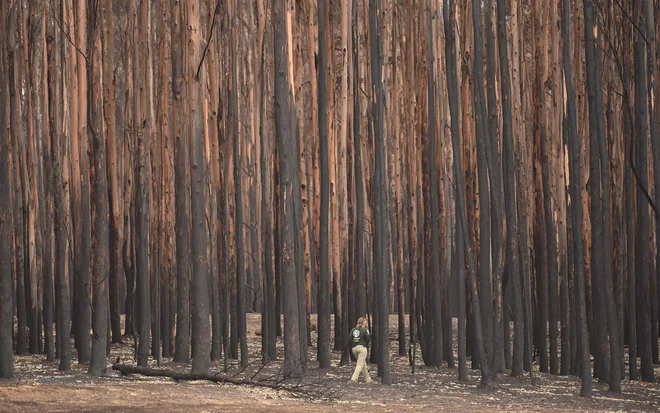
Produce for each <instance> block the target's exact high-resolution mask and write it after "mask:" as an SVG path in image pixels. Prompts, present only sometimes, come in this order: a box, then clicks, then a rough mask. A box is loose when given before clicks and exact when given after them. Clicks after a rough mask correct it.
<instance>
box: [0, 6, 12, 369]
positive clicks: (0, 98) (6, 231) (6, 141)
mask: <svg viewBox="0 0 660 413" xmlns="http://www.w3.org/2000/svg"><path fill="white" fill-rule="evenodd" d="M10 3H11V2H4V3H2V4H0V22H2V24H3V25H4V27H10V24H9V20H8V19H9V10H8V9H9V8H10V7H11V4H10ZM6 49H9V45H8V41H6V40H5V41H4V42H3V43H2V46H1V47H0V261H2V262H3V263H5V264H4V265H2V268H0V302H1V303H2V304H0V331H1V333H0V378H11V377H13V376H14V358H13V357H14V355H13V348H12V333H13V327H14V326H13V321H14V320H13V312H12V307H13V300H12V280H11V278H12V277H11V265H10V264H9V263H10V262H11V214H10V211H11V202H10V185H11V180H10V176H11V175H10V169H9V164H10V156H11V155H10V148H11V138H10V137H11V135H10V134H9V130H10V124H9V117H8V110H9V107H10V97H9V72H10V68H9V61H8V58H7V57H8V56H7V53H8V50H6Z"/></svg>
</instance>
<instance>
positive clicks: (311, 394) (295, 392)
mask: <svg viewBox="0 0 660 413" xmlns="http://www.w3.org/2000/svg"><path fill="white" fill-rule="evenodd" d="M112 369H113V370H116V371H119V372H120V373H122V374H141V375H143V376H150V377H169V378H171V379H173V380H187V381H194V380H206V381H211V382H214V383H229V384H235V385H243V386H254V387H265V388H268V389H272V390H277V391H285V392H288V393H289V394H291V395H292V396H294V397H307V398H318V397H327V395H325V394H318V392H315V391H312V390H310V389H307V388H305V387H304V386H301V385H300V384H297V385H295V386H291V385H285V384H279V383H275V384H270V383H265V382H262V381H258V380H252V379H236V378H233V377H227V376H221V375H218V374H192V373H179V372H176V371H171V370H160V369H152V368H148V367H136V366H129V365H126V364H113V365H112Z"/></svg>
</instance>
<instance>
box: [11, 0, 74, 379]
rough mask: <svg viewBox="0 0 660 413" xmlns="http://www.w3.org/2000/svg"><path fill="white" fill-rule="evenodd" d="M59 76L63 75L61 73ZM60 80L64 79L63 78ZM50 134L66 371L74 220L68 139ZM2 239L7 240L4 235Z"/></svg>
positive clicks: (59, 311) (62, 55) (65, 366)
mask: <svg viewBox="0 0 660 413" xmlns="http://www.w3.org/2000/svg"><path fill="white" fill-rule="evenodd" d="M60 13H61V17H63V15H64V6H61V9H60ZM58 53H60V62H65V61H66V57H67V54H66V47H65V46H63V45H62V46H61V50H58ZM58 74H59V73H58ZM59 75H60V76H63V75H62V74H59ZM61 81H63V79H62V80H61ZM60 84H61V83H60ZM60 90H61V88H60ZM58 95H59V94H58ZM56 98H57V96H54V95H51V99H56ZM57 113H58V114H59V113H61V111H58V112H57ZM51 114H52V115H55V113H54V112H51ZM51 133H52V134H53V141H52V143H51V151H52V157H53V174H52V176H51V177H50V179H52V180H53V188H54V191H53V194H54V201H55V228H54V229H55V312H56V317H57V347H58V349H59V351H58V355H59V358H60V364H59V370H61V371H67V370H70V369H71V341H70V332H71V311H70V301H69V291H70V289H69V285H70V283H69V272H68V271H67V266H68V265H69V261H70V259H69V245H68V240H67V233H68V229H69V225H70V223H71V221H70V219H69V214H68V213H67V209H68V208H69V205H65V203H64V201H65V199H64V191H65V189H64V179H63V177H62V175H63V171H64V169H63V168H64V166H63V164H62V163H63V159H64V151H65V148H66V142H65V135H64V133H63V131H59V130H57V129H56V128H55V129H51ZM2 187H4V185H2ZM2 239H4V237H3V238H2Z"/></svg>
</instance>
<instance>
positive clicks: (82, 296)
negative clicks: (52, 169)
mask: <svg viewBox="0 0 660 413" xmlns="http://www.w3.org/2000/svg"><path fill="white" fill-rule="evenodd" d="M86 3H87V0H78V3H77V15H76V25H75V27H76V36H77V45H78V47H79V48H80V49H81V50H87V46H86V44H87V40H86V37H87V6H86ZM76 56H77V59H78V67H77V74H78V130H77V131H74V133H76V135H77V141H76V142H77V143H72V144H73V145H77V146H78V148H79V159H78V163H79V169H78V173H79V174H80V175H79V176H78V177H77V179H78V181H79V183H80V186H79V193H78V203H77V206H76V208H78V211H79V213H78V216H77V218H76V219H75V221H74V222H75V224H76V226H77V227H78V229H77V230H76V232H75V233H76V236H75V237H74V239H75V248H76V250H75V256H74V259H75V270H74V274H75V276H76V278H75V285H76V286H77V288H76V296H75V297H76V301H75V304H76V307H77V308H76V311H75V314H76V320H75V326H76V331H77V340H76V342H77V344H76V348H77V349H78V361H79V362H80V363H81V364H87V363H89V361H90V357H91V354H90V351H91V343H90V335H89V331H90V329H91V311H92V309H91V305H92V303H91V301H92V300H91V297H90V287H89V286H90V285H91V284H90V277H89V272H90V267H91V249H90V248H91V236H92V233H91V211H90V200H89V190H90V188H89V158H88V155H87V153H88V149H87V148H88V140H87V127H88V126H87V119H88V118H87V111H88V107H87V104H86V102H87V69H86V66H87V63H86V61H85V57H84V56H83V55H82V54H81V53H76ZM74 173H75V171H74Z"/></svg>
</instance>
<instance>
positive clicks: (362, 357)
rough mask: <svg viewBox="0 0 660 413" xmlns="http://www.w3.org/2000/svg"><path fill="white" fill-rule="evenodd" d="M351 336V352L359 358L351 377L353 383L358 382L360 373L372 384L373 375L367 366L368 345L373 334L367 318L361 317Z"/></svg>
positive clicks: (366, 381)
mask: <svg viewBox="0 0 660 413" xmlns="http://www.w3.org/2000/svg"><path fill="white" fill-rule="evenodd" d="M349 337H350V339H351V352H352V353H353V356H355V358H357V365H356V366H355V371H354V372H353V376H352V377H351V381H352V382H353V383H357V381H358V378H359V377H360V373H362V374H363V375H364V381H365V383H367V384H371V376H370V375H369V368H368V367H367V346H368V345H369V343H370V342H371V334H369V329H368V328H367V319H366V318H364V317H360V318H359V319H358V321H357V324H356V325H355V327H353V329H352V330H351V332H350V334H349Z"/></svg>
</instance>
